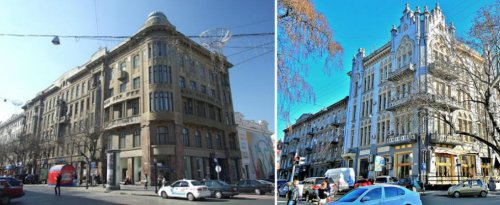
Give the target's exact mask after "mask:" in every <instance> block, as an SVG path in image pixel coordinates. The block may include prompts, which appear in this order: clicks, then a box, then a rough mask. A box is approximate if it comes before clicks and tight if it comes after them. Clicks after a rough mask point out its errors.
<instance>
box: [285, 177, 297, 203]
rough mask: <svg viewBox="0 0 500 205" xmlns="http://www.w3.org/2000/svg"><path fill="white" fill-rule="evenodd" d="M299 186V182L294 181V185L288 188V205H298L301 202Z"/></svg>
mask: <svg viewBox="0 0 500 205" xmlns="http://www.w3.org/2000/svg"><path fill="white" fill-rule="evenodd" d="M298 184H299V181H298V180H296V179H295V180H293V182H292V184H291V185H290V186H289V187H288V192H287V194H286V199H287V202H286V204H287V205H296V204H297V201H298V200H299V187H297V185H298Z"/></svg>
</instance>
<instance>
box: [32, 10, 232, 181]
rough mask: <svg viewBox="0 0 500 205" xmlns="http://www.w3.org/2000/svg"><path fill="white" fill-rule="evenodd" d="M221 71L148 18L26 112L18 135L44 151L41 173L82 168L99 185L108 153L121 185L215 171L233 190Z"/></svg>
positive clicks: (216, 59) (160, 18) (221, 60)
mask: <svg viewBox="0 0 500 205" xmlns="http://www.w3.org/2000/svg"><path fill="white" fill-rule="evenodd" d="M230 67H232V65H231V64H230V63H229V62H227V60H226V58H225V57H224V56H221V55H217V54H215V53H212V52H211V51H209V50H207V49H206V48H204V47H202V46H200V45H199V44H197V43H195V42H194V41H192V40H190V39H189V38H188V37H186V36H184V35H183V34H182V33H180V32H178V31H177V30H176V28H175V26H173V25H172V24H171V23H170V22H169V21H168V20H167V17H166V16H165V15H164V14H163V13H161V12H152V13H151V14H150V15H149V16H148V18H147V20H146V22H145V24H144V25H143V26H142V27H141V28H140V29H139V31H138V32H137V33H136V34H134V35H133V36H132V37H131V38H129V39H128V40H126V41H124V42H122V43H120V44H119V45H117V46H116V47H115V48H112V49H110V50H108V49H101V50H99V51H97V52H96V53H95V54H94V55H93V56H92V57H91V59H90V60H89V61H88V62H86V63H85V64H83V65H81V66H78V67H77V68H74V69H72V70H70V71H68V72H67V73H65V74H64V75H63V76H61V77H60V78H59V79H58V80H56V82H54V84H53V85H51V86H50V87H49V88H47V89H45V90H44V91H42V92H41V93H40V94H39V95H37V97H36V98H34V99H33V100H31V101H30V102H29V103H27V104H26V105H25V106H24V108H25V113H26V115H27V123H26V128H27V130H28V131H29V132H32V133H34V134H35V135H37V136H39V137H40V139H41V141H42V144H44V143H45V147H46V149H44V150H47V151H46V154H45V155H43V154H42V155H41V156H42V158H43V159H41V160H40V161H41V162H42V164H46V165H47V166H50V165H53V164H58V163H70V164H73V165H74V166H76V167H77V169H78V167H80V169H79V170H80V174H81V175H83V176H84V175H86V172H87V169H88V167H92V169H91V170H89V171H92V173H94V174H101V176H105V172H106V152H107V151H109V150H113V151H114V152H116V153H117V156H118V160H117V162H116V164H115V166H116V167H115V168H116V178H117V180H120V181H122V180H124V179H125V178H126V177H128V178H129V179H130V180H132V181H135V182H140V181H141V179H142V178H143V177H144V175H145V174H147V175H148V177H150V179H153V178H155V177H156V175H158V176H164V177H166V179H167V180H168V181H173V180H176V179H180V178H190V179H203V178H216V173H215V171H214V168H215V166H216V165H220V166H221V167H222V171H221V173H220V176H221V179H223V180H226V181H236V180H238V179H239V178H240V177H241V172H240V170H241V154H240V151H239V146H237V145H238V139H237V136H236V125H235V119H234V113H233V105H232V99H231V96H232V95H231V87H230V83H229V73H228V72H229V68H230ZM43 153H45V151H44V152H43ZM90 161H92V162H90ZM88 163H91V164H93V165H92V166H88V165H87V166H85V165H86V164H88ZM94 164H95V165H94ZM94 167H95V168H94ZM231 170H235V171H231ZM151 181H154V180H151Z"/></svg>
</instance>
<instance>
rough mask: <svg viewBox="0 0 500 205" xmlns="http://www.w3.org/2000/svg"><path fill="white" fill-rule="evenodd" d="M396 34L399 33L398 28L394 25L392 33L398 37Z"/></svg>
mask: <svg viewBox="0 0 500 205" xmlns="http://www.w3.org/2000/svg"><path fill="white" fill-rule="evenodd" d="M396 32H398V29H397V28H396V26H395V25H394V24H393V25H392V29H391V33H392V35H396Z"/></svg>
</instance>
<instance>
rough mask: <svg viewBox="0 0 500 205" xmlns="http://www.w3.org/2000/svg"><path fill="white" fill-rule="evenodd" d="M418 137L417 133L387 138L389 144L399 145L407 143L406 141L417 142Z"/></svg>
mask: <svg viewBox="0 0 500 205" xmlns="http://www.w3.org/2000/svg"><path fill="white" fill-rule="evenodd" d="M416 139H417V138H416V137H415V135H398V136H392V137H389V138H387V142H386V144H387V145H398V144H405V143H413V142H416V141H417V140H416Z"/></svg>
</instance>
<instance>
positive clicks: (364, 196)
mask: <svg viewBox="0 0 500 205" xmlns="http://www.w3.org/2000/svg"><path fill="white" fill-rule="evenodd" d="M328 204H329V205H336V204H338V205H341V204H381V205H391V204H411V205H422V201H421V200H420V194H418V193H416V192H412V191H410V190H408V189H405V188H403V187H400V186H398V185H392V184H377V185H373V186H366V187H359V188H356V189H354V190H352V191H350V192H349V193H347V194H346V195H344V196H343V197H341V198H340V199H338V200H337V201H334V202H330V203H328Z"/></svg>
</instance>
